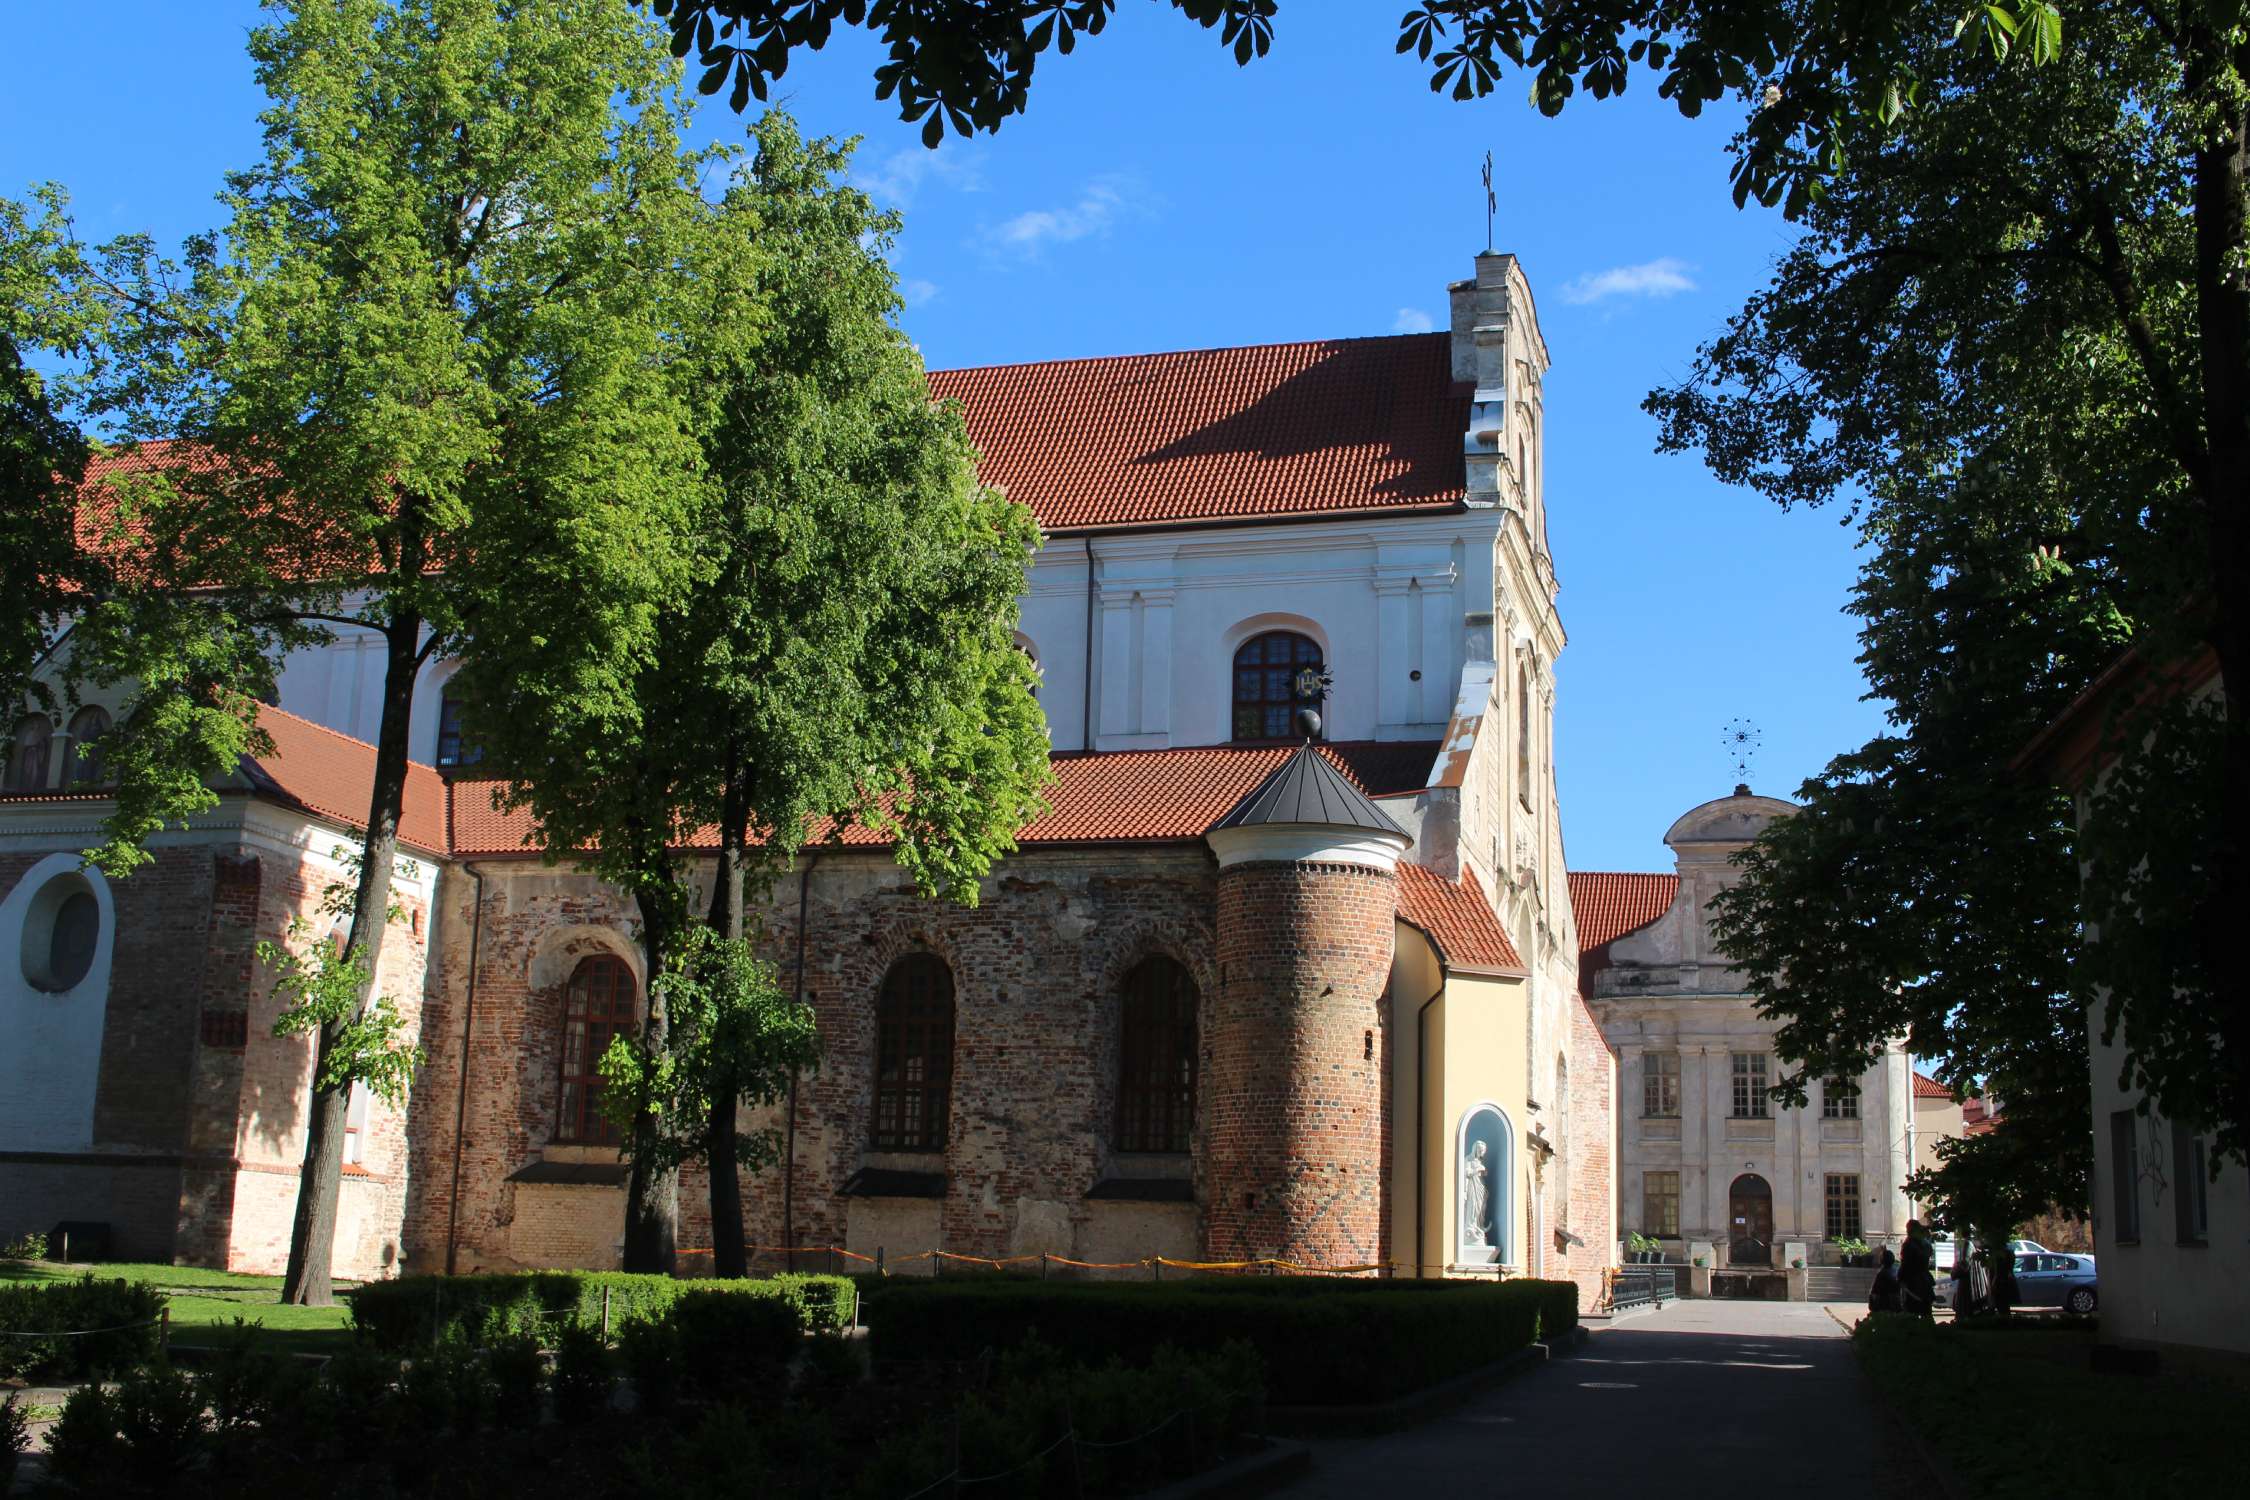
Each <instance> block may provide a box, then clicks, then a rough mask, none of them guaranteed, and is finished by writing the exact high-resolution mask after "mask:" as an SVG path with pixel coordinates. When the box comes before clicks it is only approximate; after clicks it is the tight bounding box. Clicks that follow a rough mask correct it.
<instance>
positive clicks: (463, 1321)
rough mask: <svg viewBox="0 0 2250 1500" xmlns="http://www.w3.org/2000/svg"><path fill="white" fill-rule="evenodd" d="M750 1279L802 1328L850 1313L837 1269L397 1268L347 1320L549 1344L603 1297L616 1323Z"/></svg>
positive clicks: (384, 1343) (413, 1333)
mask: <svg viewBox="0 0 2250 1500" xmlns="http://www.w3.org/2000/svg"><path fill="white" fill-rule="evenodd" d="M749 1287H756V1288H762V1289H764V1290H765V1291H766V1292H767V1293H768V1294H769V1295H779V1296H781V1297H782V1298H783V1299H784V1300H785V1301H787V1302H788V1303H789V1304H790V1305H791V1306H792V1307H794V1308H796V1309H797V1317H798V1326H799V1327H800V1328H801V1329H803V1330H807V1331H820V1330H823V1329H832V1328H841V1327H843V1326H845V1325H846V1324H847V1323H848V1322H849V1321H850V1318H851V1311H852V1306H853V1302H854V1298H855V1292H854V1289H853V1287H852V1283H851V1280H850V1278H848V1277H843V1276H775V1277H772V1278H770V1279H766V1280H746V1281H693V1282H685V1281H677V1280H674V1279H673V1278H671V1277H669V1276H638V1275H632V1274H629V1273H627V1272H623V1271H531V1272H523V1273H515V1274H505V1273H493V1274H486V1275H477V1276H400V1277H397V1278H395V1279H393V1280H390V1281H371V1282H368V1283H367V1284H366V1285H364V1286H361V1287H358V1288H356V1289H354V1290H353V1291H351V1292H348V1293H346V1294H345V1295H346V1297H347V1299H348V1300H349V1301H350V1303H351V1309H352V1324H353V1326H354V1327H355V1328H356V1329H357V1330H358V1331H359V1334H360V1336H361V1337H362V1338H363V1339H365V1340H367V1341H369V1342H370V1343H372V1344H374V1345H375V1346H376V1347H377V1348H381V1349H394V1350H399V1351H405V1350H409V1349H415V1348H426V1347H428V1346H429V1345H430V1344H431V1343H433V1342H436V1341H438V1340H442V1339H445V1338H462V1339H466V1340H467V1341H469V1342H470V1343H473V1344H489V1343H491V1342H492V1341H493V1340H494V1339H497V1338H503V1337H506V1336H508V1335H510V1334H518V1333H533V1334H536V1335H538V1336H539V1338H540V1339H541V1341H542V1342H547V1343H551V1342H552V1341H553V1340H554V1338H555V1337H556V1336H557V1335H558V1334H559V1333H560V1332H561V1330H562V1329H563V1328H566V1327H569V1326H572V1325H577V1326H580V1327H597V1328H598V1327H600V1326H601V1321H602V1298H603V1294H604V1293H605V1292H606V1293H607V1294H608V1297H609V1322H610V1327H611V1328H612V1329H613V1330H614V1329H617V1328H621V1327H622V1326H624V1325H625V1324H627V1323H630V1322H634V1321H645V1320H648V1319H652V1318H658V1317H661V1316H663V1314H664V1312H665V1311H666V1310H667V1309H668V1308H670V1307H671V1305H672V1304H673V1303H674V1302H676V1301H678V1300H679V1298H680V1297H681V1296H683V1295H684V1294H686V1293H687V1292H688V1291H689V1290H691V1289H693V1290H696V1291H705V1290H727V1289H731V1288H749Z"/></svg>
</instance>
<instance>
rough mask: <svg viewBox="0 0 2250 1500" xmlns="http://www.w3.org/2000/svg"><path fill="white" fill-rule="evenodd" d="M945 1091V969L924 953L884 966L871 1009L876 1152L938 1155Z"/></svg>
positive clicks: (949, 1055) (948, 1009)
mask: <svg viewBox="0 0 2250 1500" xmlns="http://www.w3.org/2000/svg"><path fill="white" fill-rule="evenodd" d="M952 1093H953V971H952V970H951V969H948V968H947V967H946V966H945V961H944V960H943V959H940V958H938V957H937V956H936V955H935V954H930V953H910V954H908V955H907V956H906V957H904V958H902V959H900V960H899V961H898V962H897V963H895V964H893V965H891V971H890V973H888V974H886V975H885V976H884V977H883V989H882V993H881V994H880V996H878V997H877V999H876V1003H875V1132H874V1148H875V1149H876V1150H878V1151H943V1150H944V1149H945V1144H946V1137H947V1127H948V1124H949V1119H948V1111H949V1109H950V1106H951V1101H952Z"/></svg>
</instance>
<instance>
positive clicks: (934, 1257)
mask: <svg viewBox="0 0 2250 1500" xmlns="http://www.w3.org/2000/svg"><path fill="white" fill-rule="evenodd" d="M930 1275H931V1276H933V1277H936V1278H939V1279H941V1280H942V1279H943V1278H944V1276H945V1256H944V1254H943V1253H942V1252H940V1251H936V1250H932V1251H931V1252H930Z"/></svg>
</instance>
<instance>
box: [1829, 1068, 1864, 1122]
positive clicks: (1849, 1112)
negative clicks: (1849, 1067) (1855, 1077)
mask: <svg viewBox="0 0 2250 1500" xmlns="http://www.w3.org/2000/svg"><path fill="white" fill-rule="evenodd" d="M1860 1096H1861V1089H1860V1086H1859V1085H1858V1084H1857V1083H1855V1082H1853V1081H1852V1080H1851V1079H1849V1078H1823V1079H1822V1080H1821V1081H1820V1117H1821V1118H1822V1119H1823V1120H1856V1119H1858V1118H1859V1117H1860V1114H1859V1109H1860Z"/></svg>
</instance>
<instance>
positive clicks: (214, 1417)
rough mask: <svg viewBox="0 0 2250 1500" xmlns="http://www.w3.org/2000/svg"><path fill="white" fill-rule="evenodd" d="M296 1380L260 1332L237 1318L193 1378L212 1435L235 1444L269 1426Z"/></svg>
mask: <svg viewBox="0 0 2250 1500" xmlns="http://www.w3.org/2000/svg"><path fill="white" fill-rule="evenodd" d="M296 1379H297V1375H296V1372H295V1371H294V1370H293V1369H292V1368H291V1366H290V1362H289V1361H288V1360H287V1359H285V1358H283V1357H282V1356H281V1355H280V1354H278V1353H276V1352H275V1351H274V1350H273V1348H272V1347H271V1345H270V1344H269V1342H268V1341H267V1340H266V1338H265V1337H264V1333H263V1330H262V1329H260V1328H259V1326H258V1325H257V1324H255V1323H250V1322H246V1321H244V1320H243V1319H241V1318H236V1319H235V1320H234V1324H233V1326H232V1327H231V1328H230V1329H228V1330H227V1331H226V1333H225V1334H224V1335H223V1336H222V1337H221V1339H220V1341H219V1343H218V1346H217V1348H216V1349H215V1350H214V1351H212V1352H211V1354H210V1355H209V1356H208V1357H207V1359H206V1360H205V1362H204V1364H203V1366H202V1368H201V1369H200V1370H199V1371H198V1372H197V1374H196V1377H195V1389H196V1394H197V1397H198V1398H199V1399H200V1400H201V1401H202V1402H203V1404H204V1405H205V1406H206V1407H208V1408H209V1409H210V1413H211V1426H212V1429H213V1431H214V1432H215V1433H216V1434H218V1435H219V1436H220V1437H221V1438H223V1439H237V1440H239V1439H242V1438H245V1437H247V1436H248V1435H249V1434H250V1433H252V1432H253V1431H256V1430H258V1429H260V1428H263V1427H265V1426H267V1425H269V1424H270V1423H271V1422H272V1420H273V1415H274V1411H275V1408H276V1407H277V1406H278V1405H279V1404H280V1403H281V1402H282V1401H283V1400H284V1399H285V1398H284V1395H283V1392H284V1389H285V1388H286V1387H287V1386H289V1385H290V1384H292V1383H293V1382H295V1381H296Z"/></svg>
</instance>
